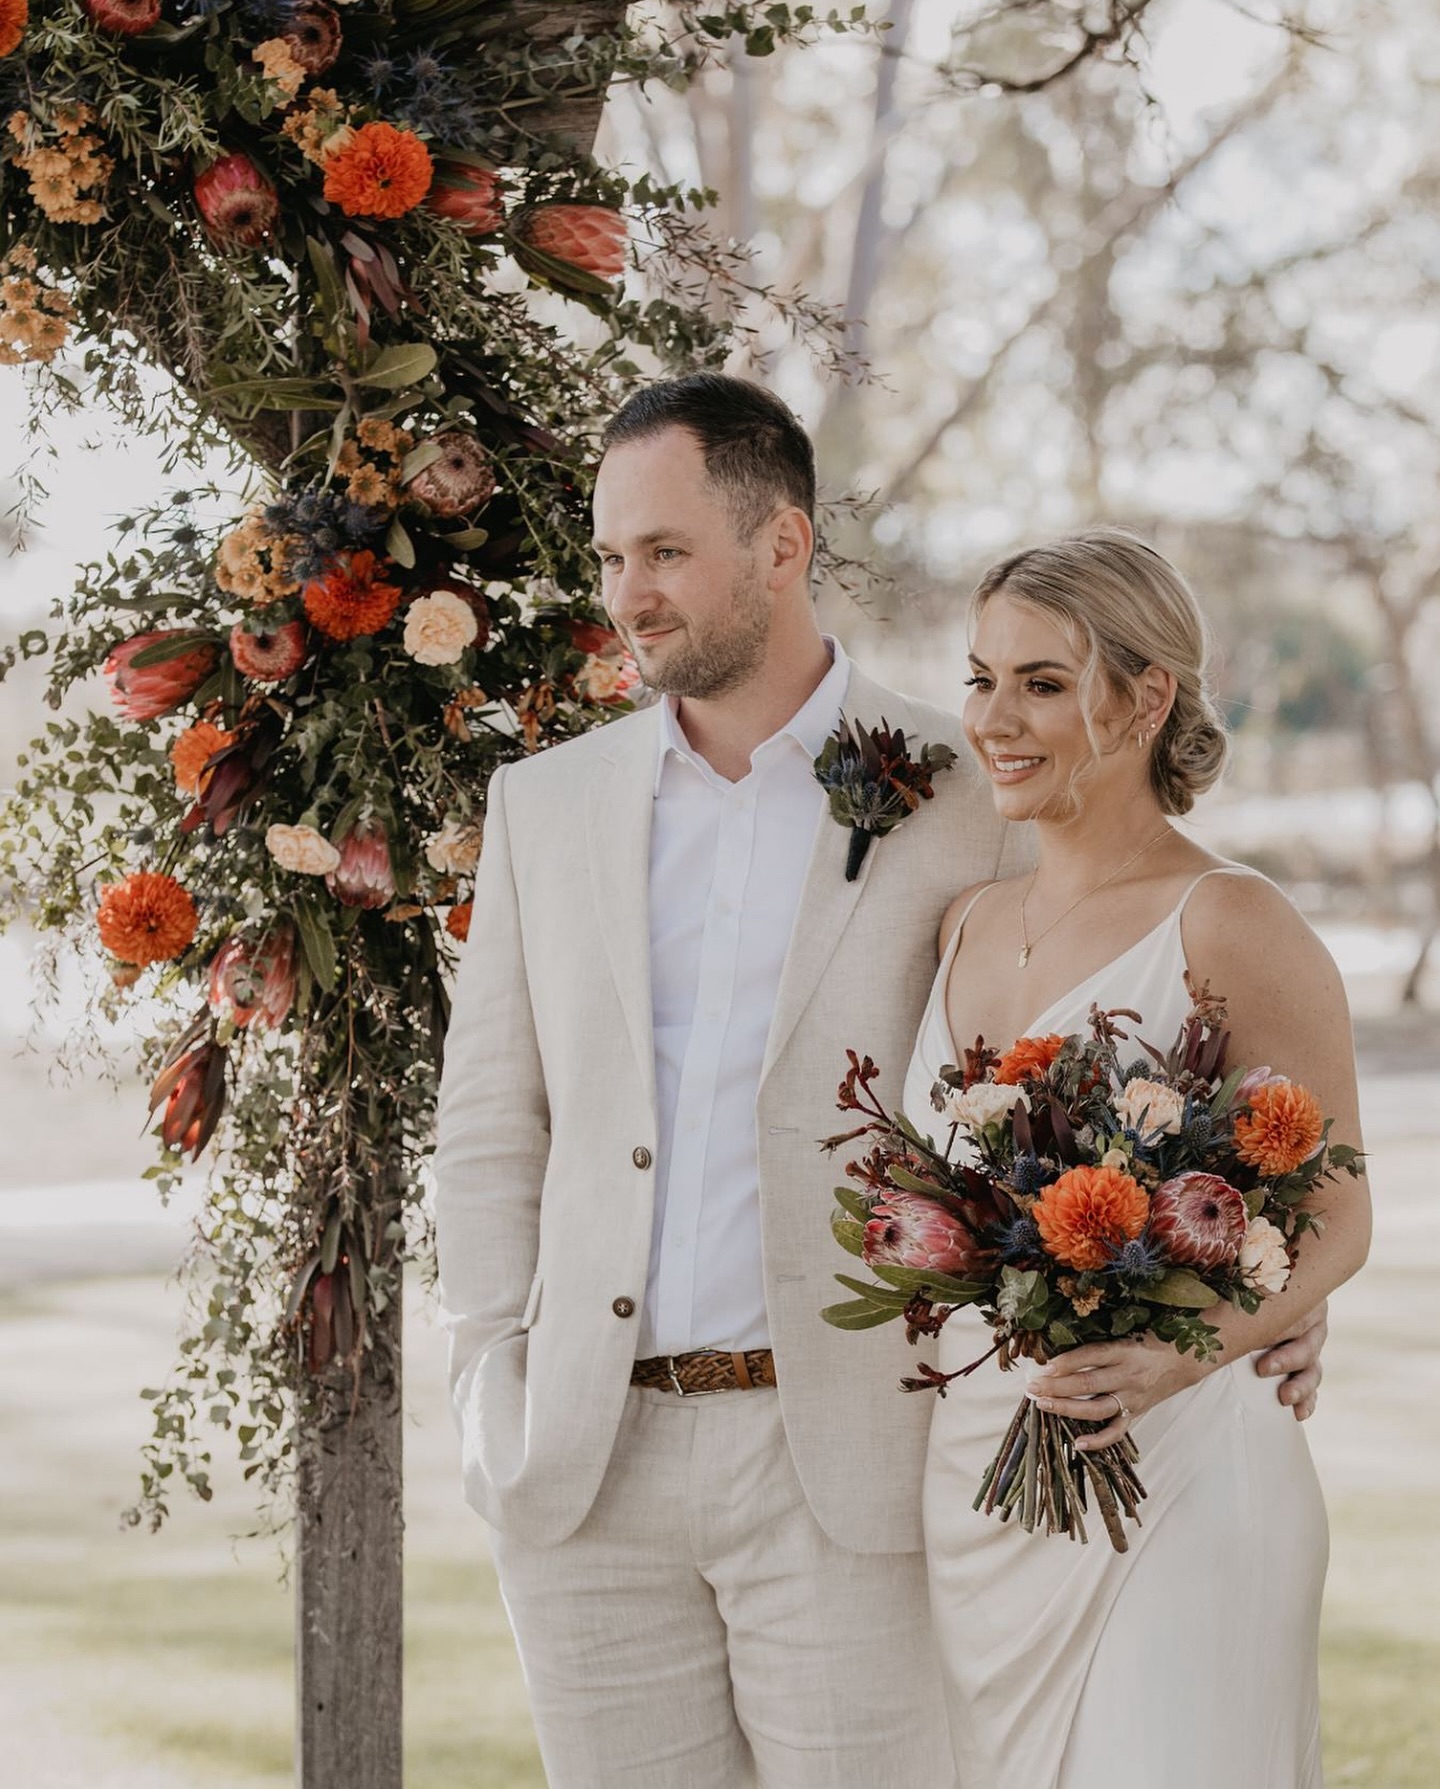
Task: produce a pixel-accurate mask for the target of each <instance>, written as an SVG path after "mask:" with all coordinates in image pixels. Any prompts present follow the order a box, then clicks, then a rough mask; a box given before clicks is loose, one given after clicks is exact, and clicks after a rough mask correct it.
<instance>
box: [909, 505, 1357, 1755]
mask: <svg viewBox="0 0 1440 1789" xmlns="http://www.w3.org/2000/svg"><path fill="white" fill-rule="evenodd" d="M1205 657H1206V635H1205V627H1204V623H1203V620H1202V618H1201V616H1200V614H1199V612H1198V610H1197V608H1196V605H1195V600H1194V598H1193V597H1192V595H1191V594H1190V592H1189V590H1188V589H1187V588H1186V586H1185V584H1184V582H1183V581H1182V580H1181V578H1180V577H1179V575H1178V574H1177V573H1176V571H1175V570H1174V569H1173V567H1171V566H1170V565H1169V564H1168V563H1167V562H1166V560H1164V559H1163V558H1162V557H1161V556H1160V555H1159V554H1158V553H1156V552H1154V551H1153V550H1152V549H1151V548H1149V547H1147V546H1146V545H1144V544H1143V543H1142V542H1141V541H1140V540H1139V539H1137V538H1135V537H1134V536H1132V535H1130V534H1128V533H1125V532H1123V531H1120V530H1118V529H1099V530H1096V531H1094V532H1092V533H1088V534H1085V535H1082V536H1080V537H1079V538H1077V539H1073V540H1066V541H1061V542H1059V543H1058V544H1056V545H1053V546H1046V547H1039V548H1034V549H1031V550H1029V551H1026V552H1021V553H1017V554H1016V555H1014V556H1013V557H1012V558H1010V559H1007V560H1005V561H1004V562H1002V563H1001V564H999V565H997V566H995V567H994V568H993V569H992V570H991V571H990V572H989V573H987V574H986V576H985V578H984V579H983V580H982V581H981V583H980V586H979V588H978V590H977V591H976V594H975V599H974V625H973V649H972V652H971V666H972V672H973V675H972V676H971V678H970V680H969V682H970V696H969V700H968V702H967V705H966V709H965V728H966V733H967V736H968V738H969V741H970V744H971V746H972V747H973V749H974V751H975V753H976V755H977V757H978V758H979V760H980V763H981V765H982V767H983V769H984V771H985V773H986V775H987V776H988V777H989V779H990V783H991V787H992V790H993V793H994V799H995V804H996V807H997V808H998V810H999V811H1000V813H1001V814H1002V815H1003V816H1004V817H1005V818H1006V819H1008V820H1030V821H1034V822H1035V827H1036V835H1037V838H1038V841H1039V857H1038V862H1037V866H1036V868H1035V870H1034V872H1033V873H1032V874H1031V875H1028V876H1024V877H1017V878H1015V879H1014V880H1011V881H1003V882H995V883H989V884H984V885H981V886H980V887H977V888H972V889H969V890H967V891H966V892H965V893H963V894H962V895H960V896H959V898H958V899H957V900H956V901H955V902H954V903H953V904H952V905H951V907H950V909H949V911H948V912H947V914H946V916H945V920H944V923H943V925H942V927H941V932H940V948H941V961H940V968H939V972H938V974H937V976H936V980H935V987H934V991H933V992H932V995H931V999H930V1005H929V1007H928V1008H927V1009H926V1013H925V1016H924V1019H923V1021H922V1025H921V1032H920V1037H919V1040H918V1043H917V1046H916V1052H915V1059H914V1061H913V1062H912V1064H911V1068H910V1073H909V1077H908V1079H907V1082H906V1090H905V1109H906V1111H907V1112H908V1113H910V1114H911V1115H912V1117H918V1116H919V1115H920V1114H923V1113H926V1112H928V1111H929V1110H930V1101H929V1092H930V1088H931V1086H932V1085H933V1083H934V1081H935V1079H936V1076H937V1073H938V1071H939V1069H940V1068H941V1067H942V1066H943V1065H945V1064H947V1063H953V1062H956V1061H957V1060H959V1056H960V1051H961V1049H963V1047H964V1045H965V1044H967V1043H969V1042H970V1041H971V1040H973V1039H974V1038H975V1037H976V1036H977V1035H981V1036H983V1037H984V1039H985V1041H986V1042H987V1043H988V1044H991V1045H993V1046H995V1047H997V1048H1000V1049H1004V1048H1006V1047H1008V1046H1009V1044H1010V1043H1011V1042H1012V1041H1013V1040H1014V1039H1016V1038H1017V1037H1020V1036H1025V1035H1039V1034H1043V1033H1047V1032H1074V1031H1081V1030H1083V1029H1084V1028H1085V1024H1086V1020H1087V1016H1088V1014H1089V1011H1090V1007H1091V1004H1092V1003H1098V1004H1099V1005H1100V1006H1101V1007H1104V1008H1114V1007H1129V1008H1132V1009H1134V1010H1135V1011H1138V1012H1139V1013H1141V1014H1142V1015H1143V1020H1144V1022H1143V1024H1141V1025H1139V1026H1136V1027H1131V1029H1132V1030H1133V1031H1134V1032H1135V1033H1137V1034H1138V1036H1139V1037H1143V1038H1145V1039H1147V1040H1148V1041H1150V1042H1152V1043H1155V1044H1157V1045H1158V1046H1159V1047H1160V1048H1162V1049H1163V1048H1165V1047H1167V1046H1168V1045H1169V1043H1170V1041H1171V1040H1172V1038H1173V1037H1174V1035H1175V1033H1176V1031H1177V1030H1178V1028H1179V1025H1180V1023H1181V1021H1182V1020H1183V1019H1184V1017H1185V1014H1186V1012H1187V1011H1188V1008H1189V1004H1190V1003H1189V998H1188V996H1187V993H1186V989H1185V984H1184V974H1185V971H1186V969H1187V968H1188V969H1189V971H1190V974H1191V976H1192V977H1193V979H1194V981H1195V982H1196V984H1197V985H1198V984H1200V983H1208V984H1209V987H1210V991H1211V993H1212V994H1215V995H1219V996H1223V997H1224V999H1225V1001H1226V1003H1227V1005H1228V1007H1229V1013H1230V1025H1231V1029H1232V1033H1233V1037H1232V1043H1231V1049H1230V1061H1231V1062H1232V1063H1235V1064H1244V1065H1246V1066H1249V1067H1254V1066H1257V1065H1261V1064H1267V1063H1268V1064H1271V1065H1273V1067H1274V1069H1275V1071H1276V1072H1277V1073H1283V1074H1285V1075H1287V1076H1289V1077H1290V1078H1291V1079H1293V1080H1297V1081H1300V1082H1303V1083H1304V1085H1305V1086H1307V1087H1308V1088H1309V1089H1310V1090H1311V1091H1312V1092H1313V1093H1314V1094H1315V1095H1316V1096H1317V1098H1318V1099H1319V1101H1320V1103H1321V1105H1322V1107H1323V1109H1324V1110H1325V1111H1326V1112H1327V1113H1329V1114H1330V1115H1332V1116H1333V1119H1334V1128H1333V1135H1334V1137H1335V1139H1336V1141H1344V1142H1348V1143H1353V1144H1355V1145H1357V1146H1358V1145H1359V1143H1360V1126H1359V1118H1358V1111H1357V1102H1356V1089H1355V1072H1354V1063H1353V1055H1352V1046H1351V1036H1350V1026H1349V1018H1348V1014H1347V1011H1346V1005H1345V997H1344V993H1343V990H1342V987H1341V983H1340V978H1339V975H1338V973H1337V972H1336V969H1335V965H1334V963H1333V962H1332V961H1331V960H1330V957H1329V956H1328V954H1327V953H1326V951H1325V949H1324V947H1323V946H1322V945H1321V944H1320V942H1319V940H1318V939H1317V938H1316V937H1315V934H1314V933H1313V932H1312V931H1311V930H1310V928H1309V927H1308V926H1307V925H1306V924H1305V922H1304V921H1303V920H1302V919H1301V917H1300V916H1299V914H1298V913H1297V912H1296V911H1295V909H1294V908H1293V907H1292V906H1291V905H1290V903H1289V901H1288V900H1287V899H1286V898H1285V896H1284V895H1283V894H1281V893H1280V891H1279V890H1278V889H1277V888H1276V887H1275V886H1274V885H1273V884H1272V883H1270V882H1268V881H1266V880H1265V878H1264V877H1262V876H1260V875H1258V874H1255V873H1253V872H1251V871H1248V870H1246V869H1244V868H1243V867H1242V866H1240V865H1236V864H1231V863H1227V862H1225V861H1224V860H1223V859H1221V858H1218V857H1215V856H1214V855H1212V854H1211V853H1210V852H1207V851H1205V850H1203V849H1202V848H1201V847H1200V846H1199V845H1197V844H1195V843H1194V842H1193V841H1192V840H1191V839H1189V838H1187V837H1186V835H1185V834H1184V833H1183V832H1181V831H1179V830H1178V829H1177V828H1176V827H1175V826H1174V825H1173V824H1172V823H1171V822H1172V817H1173V816H1175V815H1179V814H1184V813H1186V812H1187V811H1188V810H1189V809H1190V807H1191V805H1192V804H1193V802H1194V800H1195V797H1196V796H1197V795H1198V794H1199V793H1200V792H1201V791H1202V790H1204V789H1206V788H1208V787H1209V786H1210V784H1211V783H1213V782H1214V780H1215V778H1216V777H1217V775H1218V774H1219V771H1220V767H1221V762H1222V759H1223V757H1224V752H1225V737H1224V733H1223V731H1222V727H1221V723H1220V720H1219V717H1218V716H1217V714H1216V711H1215V709H1214V707H1213V706H1212V704H1211V702H1210V699H1209V697H1208V695H1207V693H1206V688H1205ZM1133 1053H1134V1055H1135V1056H1137V1057H1139V1056H1140V1054H1141V1052H1140V1049H1139V1046H1138V1042H1137V1043H1135V1044H1134V1045H1133ZM1323 1199H1324V1209H1325V1220H1326V1221H1325V1224H1324V1227H1323V1229H1322V1230H1321V1231H1319V1232H1312V1233H1311V1234H1309V1235H1307V1236H1306V1237H1305V1238H1304V1239H1303V1241H1302V1243H1301V1245H1300V1249H1299V1258H1298V1262H1297V1265H1296V1267H1295V1271H1294V1273H1293V1275H1292V1277H1291V1279H1290V1282H1289V1284H1288V1286H1287V1287H1286V1289H1285V1290H1284V1291H1283V1292H1281V1293H1279V1294H1278V1295H1275V1296H1272V1297H1270V1298H1267V1299H1266V1300H1265V1302H1264V1303H1263V1305H1262V1306H1261V1307H1260V1310H1259V1311H1258V1312H1257V1314H1255V1315H1254V1316H1246V1315H1245V1314H1244V1313H1242V1312H1240V1311H1238V1310H1235V1309H1233V1308H1229V1307H1226V1308H1225V1314H1224V1315H1223V1316H1222V1317H1221V1318H1220V1319H1219V1328H1220V1332H1221V1338H1222V1341H1223V1344H1224V1352H1223V1354H1222V1356H1221V1357H1220V1359H1219V1361H1218V1362H1212V1363H1210V1364H1207V1365H1204V1366H1202V1365H1199V1364H1197V1363H1196V1361H1195V1360H1194V1358H1193V1357H1192V1356H1188V1355H1180V1354H1178V1353H1176V1352H1175V1351H1174V1349H1172V1348H1170V1347H1168V1346H1165V1345H1163V1344H1161V1343H1158V1342H1155V1341H1153V1340H1145V1341H1140V1342H1114V1343H1105V1344H1101V1345H1095V1346H1090V1347H1084V1348H1079V1349H1077V1350H1075V1351H1074V1352H1073V1353H1070V1354H1066V1355H1064V1356H1063V1357H1061V1358H1059V1359H1057V1360H1056V1361H1054V1362H1052V1363H1051V1364H1050V1365H1049V1366H1048V1367H1046V1368H1044V1369H1043V1370H1039V1371H1036V1370H1035V1369H1033V1368H1031V1369H1030V1371H1031V1374H1032V1377H1031V1380H1030V1383H1029V1385H1028V1387H1027V1390H1028V1392H1029V1394H1030V1395H1031V1396H1034V1397H1036V1398H1037V1399H1038V1400H1039V1401H1040V1403H1041V1405H1042V1407H1043V1408H1045V1409H1047V1410H1056V1411H1060V1412H1062V1413H1063V1414H1065V1415H1068V1416H1075V1417H1088V1418H1091V1419H1099V1420H1102V1421H1104V1422H1105V1427H1104V1428H1103V1429H1102V1430H1101V1431H1100V1432H1099V1433H1098V1434H1097V1435H1096V1436H1095V1437H1094V1440H1093V1442H1092V1443H1091V1444H1090V1445H1092V1446H1102V1445H1104V1444H1106V1443H1108V1442H1111V1441H1115V1440H1117V1439H1118V1438H1119V1437H1120V1436H1121V1435H1123V1434H1124V1433H1125V1431H1126V1430H1131V1431H1133V1433H1134V1436H1135V1439H1136V1441H1137V1443H1138V1444H1139V1447H1140V1451H1141V1465H1140V1470H1141V1474H1142V1477H1143V1478H1144V1481H1145V1484H1146V1486H1147V1488H1148V1490H1149V1497H1148V1499H1147V1501H1146V1502H1145V1503H1144V1504H1143V1505H1142V1506H1141V1519H1142V1523H1143V1526H1142V1527H1141V1528H1140V1530H1139V1531H1138V1532H1134V1531H1133V1530H1132V1534H1131V1541H1130V1550H1129V1552H1128V1553H1124V1554H1119V1553H1115V1552H1113V1551H1112V1550H1111V1549H1110V1547H1108V1546H1107V1545H1105V1543H1104V1541H1103V1538H1102V1539H1100V1540H1099V1541H1095V1540H1092V1542H1091V1544H1090V1545H1088V1546H1083V1547H1082V1546H1079V1545H1076V1544H1074V1543H1070V1542H1065V1541H1062V1540H1060V1539H1058V1538H1056V1539H1045V1538H1042V1537H1040V1536H1038V1535H1028V1534H1026V1533H1025V1532H1024V1531H1023V1530H1022V1529H1021V1528H1020V1527H1019V1525H1018V1524H1012V1523H1004V1524H1002V1523H1001V1522H1000V1521H999V1520H997V1519H996V1518H995V1517H993V1516H991V1517H987V1516H983V1515H979V1514H976V1513H974V1512H973V1511H972V1509H971V1498H972V1496H973V1494H974V1487H975V1485H976V1484H978V1483H979V1480H980V1476H981V1473H982V1471H983V1469H984V1466H985V1464H986V1462H987V1460H988V1459H989V1457H990V1454H991V1453H992V1452H993V1450H994V1447H995V1444H996V1441H997V1438H998V1437H999V1436H1000V1434H1002V1433H1003V1431H1004V1429H1005V1427H1006V1425H1007V1423H1008V1420H1009V1417H1010V1414H1011V1412H1012V1411H1013V1408H1014V1400H1015V1396H1016V1393H1017V1391H1018V1390H1019V1388H1020V1382H1019V1380H1018V1377H1017V1375H1016V1374H1013V1373H1010V1374H1001V1373H999V1372H994V1371H991V1370H990V1369H988V1368H986V1369H982V1370H981V1371H979V1372H977V1373H976V1374H974V1375H972V1376H971V1377H970V1378H968V1379H966V1380H964V1381H963V1382H961V1383H960V1384H958V1385H957V1386H956V1387H955V1388H954V1389H953V1390H952V1392H951V1395H950V1396H949V1397H948V1398H946V1399H945V1400H943V1401H937V1404H936V1408H935V1413H934V1420H933V1426H932V1429H931V1438H930V1451H929V1459H928V1465H927V1470H926V1483H925V1522H926V1544H927V1550H928V1555H929V1562H930V1584H931V1596H932V1602H933V1608H934V1613H935V1620H936V1625H937V1628H938V1632H939V1638H940V1644H941V1648H942V1651H943V1655H944V1659H945V1664H946V1668H947V1677H948V1680H949V1701H950V1717H951V1727H952V1733H953V1738H954V1744H955V1751H956V1768H957V1774H958V1776H959V1780H960V1782H961V1783H962V1784H968V1785H975V1786H976V1789H1157V1786H1159V1785H1163V1789H1214V1785H1215V1784H1216V1783H1219V1782H1223V1783H1225V1784H1226V1785H1227V1786H1228V1789H1318V1785H1319V1784H1320V1782H1321V1764H1320V1730H1319V1727H1320V1723H1319V1697H1318V1688H1317V1680H1316V1650H1317V1634H1318V1627H1319V1616H1320V1595H1321V1588H1322V1585H1323V1582H1324V1576H1325V1565H1326V1556H1327V1551H1328V1532H1327V1527H1326V1520H1325V1510H1324V1505H1323V1502H1322V1499H1321V1494H1320V1489H1319V1485H1318V1483H1317V1481H1316V1477H1315V1471H1314V1468H1313V1466H1312V1464H1311V1461H1310V1454H1309V1449H1308V1447H1307V1444H1306V1441H1305V1437H1304V1432H1303V1430H1302V1429H1301V1427H1300V1426H1299V1425H1298V1424H1297V1423H1296V1422H1295V1421H1294V1420H1293V1419H1292V1416H1291V1415H1290V1414H1289V1413H1287V1411H1286V1410H1285V1409H1283V1408H1282V1407H1281V1405H1279V1404H1278V1403H1277V1402H1276V1400H1275V1397H1274V1393H1273V1389H1272V1388H1271V1387H1270V1386H1269V1385H1267V1384H1266V1383H1265V1382H1264V1381H1263V1380H1261V1379H1259V1378H1258V1377H1257V1376H1256V1373H1255V1370H1254V1367H1253V1365H1252V1363H1251V1359H1250V1356H1251V1355H1252V1353H1254V1352H1255V1351H1256V1350H1258V1349H1263V1348H1265V1347H1268V1346H1269V1345H1271V1344H1272V1343H1274V1342H1276V1341H1278V1340H1279V1339H1280V1338H1281V1337H1282V1336H1285V1335H1287V1334H1289V1333H1291V1332H1292V1331H1293V1330H1294V1329H1295V1327H1296V1319H1297V1318H1299V1317H1301V1316H1302V1315H1303V1314H1304V1313H1305V1312H1308V1311H1309V1310H1310V1309H1311V1308H1312V1307H1313V1306H1315V1305H1317V1304H1318V1303H1319V1302H1320V1301H1321V1299H1323V1298H1324V1297H1325V1295H1326V1294H1327V1293H1328V1292H1330V1291H1331V1290H1332V1289H1333V1288H1334V1287H1336V1286H1338V1285H1339V1284H1340V1283H1341V1281H1343V1280H1345V1279H1347V1278H1348V1277H1349V1276H1350V1275H1351V1274H1352V1273H1354V1272H1355V1270H1356V1269H1357V1268H1358V1267H1359V1266H1360V1264H1361V1262H1362V1261H1363V1260H1364V1258H1365V1253H1366V1249H1367V1246H1368V1240H1369V1204H1368V1194H1367V1192H1366V1189H1365V1184H1364V1182H1363V1181H1351V1180H1346V1181H1345V1182H1344V1184H1343V1186H1342V1187H1339V1188H1327V1189H1326V1190H1325V1192H1324V1194H1323ZM1211 1316H1212V1317H1213V1313H1211ZM989 1341H990V1336H989V1332H988V1330H987V1329H986V1328H985V1326H984V1325H983V1323H982V1322H981V1321H980V1319H979V1318H978V1317H977V1316H976V1315H975V1314H974V1313H973V1312H969V1311H961V1312H958V1313H957V1314H956V1316H955V1317H954V1318H953V1319H952V1321H951V1322H950V1324H949V1325H948V1326H947V1328H946V1329H945V1330H944V1332H943V1335H942V1338H941V1360H940V1363H939V1364H940V1365H941V1366H942V1367H943V1368H944V1369H945V1370H947V1371H949V1370H954V1369H955V1368H957V1367H960V1366H963V1365H965V1364H967V1363H968V1362H969V1361H970V1360H973V1359H974V1358H975V1357H976V1356H978V1355H980V1354H982V1353H984V1352H985V1350H986V1348H987V1347H988V1345H989ZM1082 1445H1083V1444H1082Z"/></svg>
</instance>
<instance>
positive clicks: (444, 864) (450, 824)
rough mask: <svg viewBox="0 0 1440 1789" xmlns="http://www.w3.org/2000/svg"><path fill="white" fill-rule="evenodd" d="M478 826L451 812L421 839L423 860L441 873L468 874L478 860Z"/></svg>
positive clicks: (450, 874) (479, 835)
mask: <svg viewBox="0 0 1440 1789" xmlns="http://www.w3.org/2000/svg"><path fill="white" fill-rule="evenodd" d="M480 838H481V829H480V828H479V827H478V826H477V825H476V824H475V822H474V821H473V820H457V819H455V818H454V816H453V815H452V816H451V817H450V818H449V819H447V820H446V822H445V824H444V825H443V826H442V827H441V828H440V830H439V832H437V833H436V834H435V835H434V836H433V838H429V839H427V840H426V841H425V861H426V862H427V863H428V864H429V865H430V868H431V869H432V870H438V871H439V873H440V874H441V875H442V876H468V875H470V873H471V872H472V871H473V870H474V868H475V865H476V864H477V863H479V861H480Z"/></svg>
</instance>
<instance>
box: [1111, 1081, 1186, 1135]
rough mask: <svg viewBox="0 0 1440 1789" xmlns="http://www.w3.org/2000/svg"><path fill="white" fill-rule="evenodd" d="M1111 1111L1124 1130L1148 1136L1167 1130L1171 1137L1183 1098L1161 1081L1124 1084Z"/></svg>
mask: <svg viewBox="0 0 1440 1789" xmlns="http://www.w3.org/2000/svg"><path fill="white" fill-rule="evenodd" d="M1115 1112H1116V1115H1117V1116H1118V1118H1119V1120H1120V1122H1121V1124H1122V1125H1124V1127H1125V1129H1126V1130H1127V1131H1140V1132H1142V1133H1143V1134H1144V1135H1145V1136H1147V1137H1148V1136H1150V1135H1151V1134H1152V1133H1153V1132H1155V1131H1168V1132H1169V1134H1170V1135H1171V1136H1172V1137H1173V1136H1174V1135H1175V1133H1176V1132H1177V1131H1178V1130H1179V1129H1180V1120H1181V1119H1182V1118H1183V1117H1184V1115H1185V1101H1184V1098H1183V1097H1182V1096H1181V1095H1180V1094H1178V1093H1177V1092H1176V1091H1175V1089H1174V1088H1173V1087H1167V1086H1166V1085H1165V1083H1164V1082H1163V1081H1128V1082H1127V1083H1126V1085H1125V1091H1124V1092H1123V1093H1122V1094H1121V1095H1120V1098H1119V1100H1118V1101H1117V1102H1116V1106H1115Z"/></svg>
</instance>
